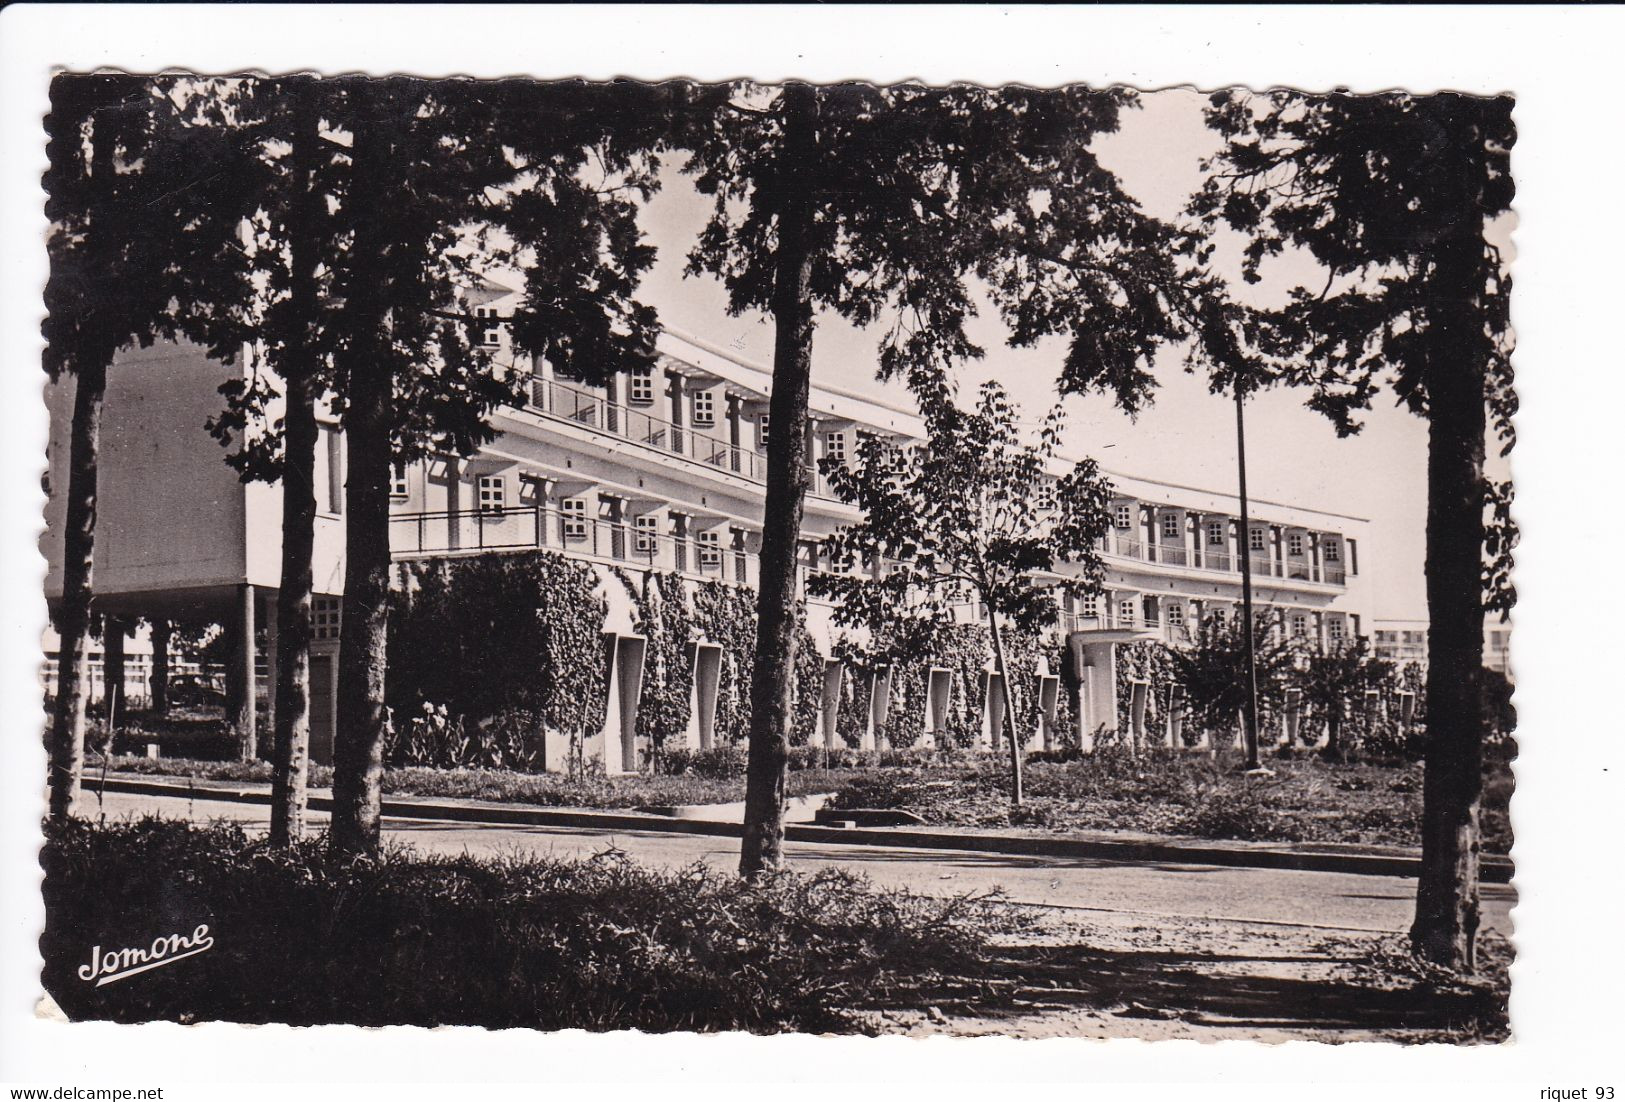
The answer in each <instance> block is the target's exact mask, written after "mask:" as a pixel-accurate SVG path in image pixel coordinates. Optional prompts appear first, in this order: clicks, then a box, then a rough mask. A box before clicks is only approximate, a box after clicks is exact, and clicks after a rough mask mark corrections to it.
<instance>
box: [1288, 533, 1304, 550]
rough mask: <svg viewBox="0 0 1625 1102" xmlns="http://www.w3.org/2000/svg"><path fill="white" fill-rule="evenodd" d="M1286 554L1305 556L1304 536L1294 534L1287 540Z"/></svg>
mask: <svg viewBox="0 0 1625 1102" xmlns="http://www.w3.org/2000/svg"><path fill="white" fill-rule="evenodd" d="M1286 553H1287V554H1288V555H1301V554H1303V536H1301V535H1299V534H1298V533H1297V532H1293V533H1292V534H1291V535H1289V536H1287V538H1286Z"/></svg>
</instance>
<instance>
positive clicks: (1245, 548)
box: [1236, 378, 1262, 772]
mask: <svg viewBox="0 0 1625 1102" xmlns="http://www.w3.org/2000/svg"><path fill="white" fill-rule="evenodd" d="M1243 402H1244V398H1243V394H1242V389H1241V380H1240V379H1239V378H1238V379H1237V380H1236V473H1237V477H1238V479H1239V481H1240V491H1241V492H1240V493H1239V494H1238V495H1237V496H1238V497H1239V498H1240V499H1241V539H1239V540H1238V541H1237V544H1238V545H1239V548H1240V550H1241V618H1242V639H1243V640H1244V651H1245V654H1246V659H1247V676H1246V685H1245V686H1244V689H1245V693H1246V695H1245V697H1244V699H1243V701H1242V708H1241V712H1242V731H1241V742H1242V749H1243V750H1244V752H1245V754H1246V759H1247V760H1246V761H1245V763H1244V764H1243V766H1242V768H1243V769H1245V770H1247V771H1248V772H1252V771H1254V770H1258V769H1261V768H1262V766H1261V765H1260V764H1259V760H1258V659H1257V655H1255V654H1254V653H1253V532H1252V524H1251V522H1250V521H1249V520H1248V518H1247V432H1246V428H1245V423H1244V419H1243V417H1242V407H1243Z"/></svg>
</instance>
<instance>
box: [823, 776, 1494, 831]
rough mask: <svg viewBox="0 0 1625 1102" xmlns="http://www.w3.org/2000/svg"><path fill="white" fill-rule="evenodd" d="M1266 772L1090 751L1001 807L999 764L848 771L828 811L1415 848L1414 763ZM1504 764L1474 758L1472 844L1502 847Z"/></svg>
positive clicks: (1417, 788) (956, 822) (1004, 786)
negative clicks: (1478, 835)
mask: <svg viewBox="0 0 1625 1102" xmlns="http://www.w3.org/2000/svg"><path fill="white" fill-rule="evenodd" d="M1269 767H1270V769H1272V770H1273V771H1274V775H1273V776H1269V777H1249V776H1244V775H1242V774H1240V773H1238V772H1236V771H1235V770H1234V763H1233V762H1217V761H1215V760H1214V759H1212V758H1211V757H1207V756H1199V755H1193V754H1173V753H1168V752H1162V753H1156V752H1153V753H1148V754H1146V755H1143V756H1142V757H1140V758H1138V759H1135V758H1130V757H1128V756H1127V755H1125V754H1120V753H1107V752H1102V753H1097V754H1095V755H1092V756H1090V757H1087V758H1083V759H1080V760H1077V761H1071V762H1065V763H1055V762H1033V763H1031V764H1029V765H1028V767H1027V769H1026V772H1025V774H1024V782H1025V788H1026V800H1025V803H1024V804H1023V806H1022V807H1021V808H1019V809H1018V808H1013V807H1011V805H1010V779H1009V775H1008V773H1007V772H1006V768H1005V764H1004V763H1003V762H1002V761H995V760H992V759H989V760H987V761H984V762H980V763H977V764H974V765H967V766H954V767H937V768H926V769H915V770H894V771H888V772H886V773H872V774H868V775H864V776H860V777H857V778H854V779H853V780H852V781H850V782H848V783H847V784H846V785H844V786H843V787H842V788H840V789H839V790H837V791H836V793H835V796H834V797H833V799H832V800H831V801H830V806H831V807H834V808H899V809H903V810H908V811H912V812H914V813H915V814H916V815H919V816H920V817H921V818H922V819H924V820H925V821H926V822H928V823H934V824H939V825H944V826H961V827H984V828H999V827H1006V828H1008V827H1027V828H1038V829H1049V830H1054V831H1067V830H1126V831H1139V832H1144V833H1148V834H1172V835H1188V836H1192V837H1197V838H1215V839H1240V840H1254V841H1280V842H1358V843H1366V844H1371V845H1400V846H1414V845H1417V844H1419V840H1420V826H1421V815H1422V795H1421V791H1422V785H1421V777H1422V771H1421V766H1420V765H1416V764H1407V765H1378V764H1371V763H1347V764H1344V763H1333V762H1327V761H1324V760H1322V759H1320V758H1317V757H1301V758H1293V759H1287V758H1282V759H1278V760H1272V761H1271V762H1269ZM1511 789H1512V785H1511V775H1510V772H1508V771H1507V766H1506V763H1505V762H1504V761H1493V760H1492V761H1490V762H1489V763H1488V764H1487V765H1486V778H1485V799H1484V816H1483V823H1484V848H1485V850H1486V851H1487V852H1491V853H1506V852H1508V850H1509V849H1510V847H1511V842H1512V837H1511V827H1510V823H1509V821H1508V818H1507V801H1508V799H1509V798H1510V796H1511Z"/></svg>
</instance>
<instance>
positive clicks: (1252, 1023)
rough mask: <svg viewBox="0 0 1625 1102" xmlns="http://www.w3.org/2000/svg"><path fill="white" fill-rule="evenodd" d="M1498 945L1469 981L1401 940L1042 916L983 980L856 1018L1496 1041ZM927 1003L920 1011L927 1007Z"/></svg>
mask: <svg viewBox="0 0 1625 1102" xmlns="http://www.w3.org/2000/svg"><path fill="white" fill-rule="evenodd" d="M1511 957H1512V950H1511V946H1510V945H1509V944H1508V943H1507V941H1506V939H1504V938H1502V937H1500V936H1499V935H1490V937H1489V938H1488V940H1487V942H1481V943H1480V974H1479V976H1478V977H1475V978H1474V979H1472V980H1466V981H1464V980H1461V979H1457V978H1453V977H1449V976H1445V975H1441V974H1437V973H1434V974H1432V975H1429V974H1428V971H1427V970H1426V969H1424V968H1422V967H1420V966H1419V965H1417V964H1416V963H1415V962H1414V961H1412V960H1411V959H1410V958H1409V957H1408V956H1407V955H1406V954H1405V952H1404V939H1403V938H1402V937H1400V936H1376V935H1370V934H1360V933H1354V932H1349V933H1337V932H1332V931H1327V930H1324V929H1312V928H1304V927H1293V926H1263V925H1256V924H1255V925H1242V924H1238V923H1234V922H1219V921H1201V920H1180V921H1173V920H1161V919H1159V920H1157V922H1156V924H1155V925H1150V924H1147V925H1143V926H1128V927H1123V926H1102V925H1095V924H1091V923H1088V922H1079V921H1076V920H1075V919H1073V918H1071V917H1070V916H1060V915H1058V914H1053V913H1051V914H1043V915H1040V917H1039V928H1038V930H1036V931H1035V932H1034V933H1033V934H1030V935H1022V936H1021V937H1020V938H1019V940H1012V941H1010V942H1009V943H1008V944H1006V945H1003V946H1001V952H1000V954H999V959H998V960H996V961H995V962H994V964H993V967H992V968H991V970H990V971H989V972H987V973H985V974H983V975H979V976H977V977H957V978H956V977H942V978H941V981H940V983H938V984H936V985H935V987H934V989H928V990H918V991H915V992H911V993H910V998H909V999H908V1002H909V1005H907V1006H904V1005H902V1002H903V1000H901V999H899V1000H897V1001H898V1003H899V1005H897V1006H895V1007H883V1008H878V1009H872V1010H865V1011H861V1012H858V1014H857V1015H856V1016H857V1018H858V1022H859V1024H860V1028H861V1029H862V1031H864V1032H872V1033H883V1034H897V1033H902V1034H906V1035H908V1036H918V1037H925V1036H931V1035H935V1034H943V1035H948V1036H958V1037H973V1036H1006V1037H1022V1038H1043V1037H1099V1038H1111V1037H1133V1038H1140V1039H1143V1040H1165V1039H1183V1040H1196V1041H1225V1040H1254V1041H1266V1042H1282V1041H1320V1042H1327V1043H1345V1042H1351V1041H1391V1042H1400V1043H1407V1044H1418V1043H1446V1044H1473V1043H1495V1042H1500V1041H1505V1040H1506V1039H1507V1038H1508V1036H1509V1031H1508V1022H1507V1015H1506V1000H1507V993H1508V979H1507V966H1508V965H1509V964H1510V962H1511ZM927 1000H930V1001H927Z"/></svg>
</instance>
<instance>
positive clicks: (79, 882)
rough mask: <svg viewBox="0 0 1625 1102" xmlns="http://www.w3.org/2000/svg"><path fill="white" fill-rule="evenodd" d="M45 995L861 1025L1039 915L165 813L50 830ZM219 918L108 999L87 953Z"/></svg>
mask: <svg viewBox="0 0 1625 1102" xmlns="http://www.w3.org/2000/svg"><path fill="white" fill-rule="evenodd" d="M42 863H43V864H44V866H45V872H46V876H45V884H44V897H45V906H46V925H45V932H44V935H43V937H42V938H41V941H40V946H41V949H42V951H43V955H44V958H45V961H46V965H45V971H44V977H43V978H44V983H45V987H46V989H47V990H48V991H50V993H51V995H52V997H53V998H55V999H56V1001H57V1002H58V1003H59V1004H60V1005H61V1006H62V1008H63V1010H64V1011H65V1012H66V1013H67V1014H68V1015H69V1017H71V1018H74V1019H98V1020H113V1021H120V1022H138V1021H150V1020H169V1021H179V1022H191V1021H208V1020H226V1021H238V1022H288V1023H293V1024H320V1023H333V1022H350V1023H355V1024H358V1025H390V1024H411V1025H423V1026H432V1025H479V1026H486V1027H494V1028H500V1027H510V1026H528V1027H531V1028H538V1029H563V1028H584V1029H594V1030H605V1029H643V1030H677V1029H685V1030H686V1029H692V1030H722V1029H745V1030H752V1031H756V1032H777V1031H781V1030H801V1031H809V1030H810V1031H826V1030H827V1031H850V1030H852V1029H854V1028H856V1027H855V1026H854V1025H852V1024H851V1022H850V1020H849V1018H848V1017H847V1016H846V1010H847V1008H850V1007H852V1006H855V1005H857V1004H860V1003H872V1002H874V1001H875V1000H884V999H887V998H893V997H896V993H897V992H898V991H899V990H901V989H903V988H905V987H908V986H909V985H911V984H914V983H918V982H921V981H922V979H924V978H928V977H931V976H934V975H937V974H939V973H941V972H943V971H952V972H955V973H965V972H970V973H974V972H976V971H977V970H978V969H979V968H980V967H981V962H982V961H983V960H984V959H985V957H986V954H987V950H988V947H989V944H990V940H991V939H993V938H996V937H998V936H1000V935H1003V934H1008V933H1013V932H1017V931H1020V930H1022V929H1025V928H1026V927H1027V926H1028V925H1029V920H1028V919H1027V918H1026V917H1025V916H1024V914H1023V913H1022V912H1020V911H1019V910H1016V909H1013V908H1011V907H1009V906H1007V905H1005V904H1003V903H1001V902H999V901H998V900H997V899H996V898H994V897H960V898H955V899H937V898H931V897H923V896H916V895H911V894H908V893H904V892H897V891H881V890H878V889H875V888H873V887H871V886H870V885H869V884H868V882H867V881H865V880H864V879H862V878H861V877H858V876H854V875H851V874H848V873H843V872H839V871H834V870H827V871H824V872H820V873H818V874H816V875H812V876H799V875H794V874H789V873H785V874H780V875H777V876H774V877H771V878H769V879H767V880H765V881H763V882H761V883H759V884H755V885H751V884H748V883H746V882H745V881H743V880H740V879H739V878H737V877H734V876H731V875H725V874H722V873H718V872H716V871H713V870H709V869H707V868H705V867H704V866H700V865H696V866H694V867H691V868H687V869H682V870H679V871H663V870H654V869H650V868H646V867H644V866H641V865H638V864H636V863H634V862H633V861H631V860H630V859H629V858H627V857H626V856H625V855H624V854H622V853H620V852H619V851H609V852H607V853H605V854H601V855H599V856H598V857H596V858H593V859H591V860H588V861H558V860H549V859H542V858H528V857H527V858H520V857H513V858H509V859H503V860H495V861H490V860H477V859H474V858H470V857H459V858H438V857H425V856H420V855H417V854H415V853H414V852H412V851H411V850H408V849H390V850H388V851H386V852H385V853H384V854H383V855H382V856H381V857H379V858H378V859H376V860H359V861H346V860H336V859H334V858H332V857H330V856H329V855H328V852H327V847H326V840H325V838H317V839H312V840H310V841H307V842H304V843H302V844H300V845H299V846H297V847H296V848H295V849H293V850H291V851H289V852H287V853H276V852H273V851H270V850H269V849H267V848H266V847H265V846H264V844H263V843H262V842H260V841H257V840H253V839H251V838H250V837H249V836H247V835H245V834H244V833H243V832H242V831H241V830H240V829H238V828H236V827H231V826H214V827H207V828H199V827H192V826H189V825H187V824H182V823H176V822H172V821H161V820H156V819H145V820H141V821H138V822H131V823H124V824H120V825H114V826H107V827H96V826H91V825H89V824H86V823H83V822H74V823H70V824H68V825H66V826H63V827H60V828H53V829H52V830H51V831H50V832H49V834H48V837H47V842H46V846H45V849H44V851H43V858H42ZM199 924H207V925H208V927H209V934H210V936H212V937H213V938H214V946H213V948H212V949H211V950H209V951H208V952H205V953H202V954H200V955H198V956H195V957H192V958H189V959H187V960H183V961H177V962H176V963H174V964H172V965H169V966H166V967H162V968H158V969H154V970H152V971H149V972H146V973H144V974H142V975H141V976H139V977H137V978H132V979H129V980H125V981H120V982H117V983H113V984H109V985H106V986H103V987H96V986H93V985H92V984H91V983H88V982H85V981H83V980H81V979H80V978H79V977H78V975H77V974H76V971H77V969H78V967H79V966H80V965H82V964H85V963H87V962H88V960H89V958H90V950H91V946H100V947H102V950H103V951H104V952H106V951H113V950H117V949H120V948H123V947H126V946H141V945H150V944H151V942H152V939H154V938H157V937H161V936H165V935H168V934H172V933H182V934H190V933H191V932H192V931H193V930H195V929H196V927H197V926H198V925H199Z"/></svg>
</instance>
